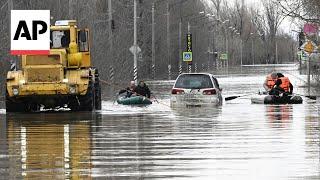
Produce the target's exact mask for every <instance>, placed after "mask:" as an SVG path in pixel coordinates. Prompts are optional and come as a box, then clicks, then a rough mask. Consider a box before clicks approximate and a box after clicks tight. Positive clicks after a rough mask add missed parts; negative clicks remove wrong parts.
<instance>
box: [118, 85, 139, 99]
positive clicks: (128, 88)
mask: <svg viewBox="0 0 320 180" xmlns="http://www.w3.org/2000/svg"><path fill="white" fill-rule="evenodd" d="M135 88H136V83H135V82H134V81H131V82H130V85H129V87H127V88H126V89H122V90H120V91H119V95H120V94H122V93H125V92H126V93H127V94H126V97H127V98H129V97H131V96H132V94H133V93H134V89H135Z"/></svg>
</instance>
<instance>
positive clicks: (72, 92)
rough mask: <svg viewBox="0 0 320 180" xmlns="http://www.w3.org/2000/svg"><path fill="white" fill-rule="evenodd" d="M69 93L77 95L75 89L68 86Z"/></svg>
mask: <svg viewBox="0 0 320 180" xmlns="http://www.w3.org/2000/svg"><path fill="white" fill-rule="evenodd" d="M69 91H70V93H71V94H75V93H77V88H76V87H75V86H70V87H69Z"/></svg>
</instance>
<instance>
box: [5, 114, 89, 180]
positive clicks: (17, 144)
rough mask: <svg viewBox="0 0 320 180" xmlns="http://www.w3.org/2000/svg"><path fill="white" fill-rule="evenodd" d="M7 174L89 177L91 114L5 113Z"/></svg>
mask: <svg viewBox="0 0 320 180" xmlns="http://www.w3.org/2000/svg"><path fill="white" fill-rule="evenodd" d="M6 119H7V120H6V122H7V144H8V166H9V167H8V173H9V176H10V177H15V178H18V179H20V178H22V177H23V178H27V179H33V178H38V177H41V178H43V179H65V178H77V179H78V178H81V179H82V178H89V177H91V170H90V169H91V167H92V163H91V145H92V138H91V127H92V122H94V121H92V120H91V119H95V117H93V115H92V114H72V115H71V114H55V113H52V114H28V115H23V114H20V115H19V114H18V115H8V116H7V118H6Z"/></svg>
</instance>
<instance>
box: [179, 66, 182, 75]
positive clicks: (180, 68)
mask: <svg viewBox="0 0 320 180" xmlns="http://www.w3.org/2000/svg"><path fill="white" fill-rule="evenodd" d="M179 74H182V64H179Z"/></svg>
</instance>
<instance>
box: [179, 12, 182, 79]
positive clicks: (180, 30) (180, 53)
mask: <svg viewBox="0 0 320 180" xmlns="http://www.w3.org/2000/svg"><path fill="white" fill-rule="evenodd" d="M181 36H182V18H180V21H179V74H181V73H182V44H181V39H182V37H181Z"/></svg>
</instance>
